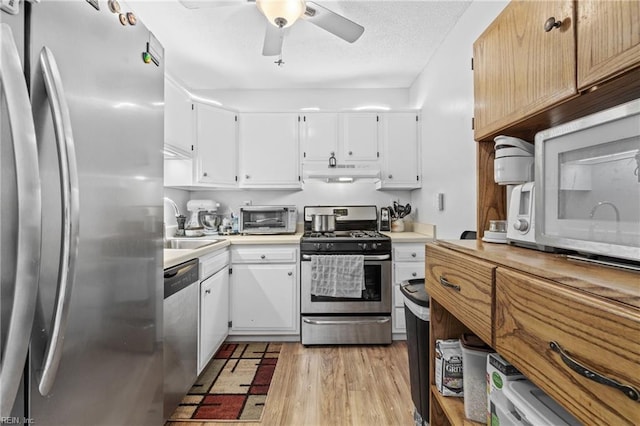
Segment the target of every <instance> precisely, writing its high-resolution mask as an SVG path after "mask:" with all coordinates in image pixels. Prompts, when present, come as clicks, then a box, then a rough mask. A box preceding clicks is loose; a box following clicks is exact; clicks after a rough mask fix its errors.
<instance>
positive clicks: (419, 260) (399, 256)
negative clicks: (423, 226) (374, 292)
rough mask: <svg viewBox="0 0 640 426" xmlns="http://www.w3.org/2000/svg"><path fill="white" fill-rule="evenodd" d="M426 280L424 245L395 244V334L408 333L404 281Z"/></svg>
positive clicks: (393, 328)
mask: <svg viewBox="0 0 640 426" xmlns="http://www.w3.org/2000/svg"><path fill="white" fill-rule="evenodd" d="M417 278H424V243H395V242H394V243H393V327H392V331H393V333H406V326H405V316H404V297H403V296H402V292H401V291H400V285H401V284H402V282H403V281H406V280H410V279H417Z"/></svg>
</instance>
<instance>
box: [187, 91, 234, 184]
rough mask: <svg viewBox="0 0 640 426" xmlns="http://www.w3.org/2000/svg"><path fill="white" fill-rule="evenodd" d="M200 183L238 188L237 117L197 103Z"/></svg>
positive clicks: (197, 166)
mask: <svg viewBox="0 0 640 426" xmlns="http://www.w3.org/2000/svg"><path fill="white" fill-rule="evenodd" d="M194 105H195V116H196V117H195V128H196V132H195V133H196V155H195V158H194V162H195V169H196V170H195V181H196V184H202V185H206V186H213V187H218V188H229V187H235V186H237V176H238V173H237V167H238V161H237V158H238V154H237V152H238V150H237V145H238V138H237V133H238V131H237V127H238V122H237V114H236V113H235V112H233V111H228V110H225V109H222V108H216V107H214V106H211V105H208V104H203V103H195V104H194Z"/></svg>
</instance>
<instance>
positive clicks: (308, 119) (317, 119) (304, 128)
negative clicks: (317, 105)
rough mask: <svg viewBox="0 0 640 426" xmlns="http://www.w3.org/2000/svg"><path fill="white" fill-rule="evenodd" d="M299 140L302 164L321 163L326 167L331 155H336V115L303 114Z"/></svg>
mask: <svg viewBox="0 0 640 426" xmlns="http://www.w3.org/2000/svg"><path fill="white" fill-rule="evenodd" d="M300 138H301V140H300V146H301V147H302V158H303V161H304V162H307V161H323V162H325V163H326V164H327V165H328V164H329V157H331V154H333V155H338V114H333V113H314V114H305V115H304V116H303V117H302V123H301V128H300Z"/></svg>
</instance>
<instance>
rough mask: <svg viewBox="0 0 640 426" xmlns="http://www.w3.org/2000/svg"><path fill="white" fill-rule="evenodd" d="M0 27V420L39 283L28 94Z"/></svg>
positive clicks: (8, 405)
mask: <svg viewBox="0 0 640 426" xmlns="http://www.w3.org/2000/svg"><path fill="white" fill-rule="evenodd" d="M0 26H1V29H0V41H1V49H2V50H1V52H2V53H1V54H0V85H1V86H2V90H3V91H4V93H5V98H6V103H7V111H8V114H7V115H8V117H9V123H10V127H11V139H12V141H13V152H14V161H15V168H16V172H15V173H16V186H17V198H18V199H17V208H18V237H17V246H16V249H17V256H16V264H15V290H14V299H13V305H12V308H11V317H10V319H9V326H8V328H7V337H6V342H5V344H4V346H3V351H4V353H3V355H2V371H0V418H9V417H8V416H10V415H11V410H12V408H13V404H14V403H15V399H16V395H17V393H18V389H19V387H20V383H21V380H22V372H23V370H24V365H25V361H26V358H27V352H28V349H29V341H30V339H31V329H32V327H33V320H34V315H35V307H36V299H37V295H38V283H39V278H40V240H41V237H42V236H41V232H40V231H41V226H42V224H41V211H42V201H41V187H40V170H39V167H38V147H37V141H36V131H35V126H34V123H33V114H32V112H31V102H30V101H29V92H28V90H27V84H26V82H25V79H24V74H23V72H22V65H21V64H20V56H19V54H18V48H17V45H16V43H15V40H14V38H13V33H12V31H11V28H10V27H9V26H8V25H7V24H0ZM3 250H4V249H3Z"/></svg>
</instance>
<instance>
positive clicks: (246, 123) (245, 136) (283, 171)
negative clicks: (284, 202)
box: [240, 113, 300, 188]
mask: <svg viewBox="0 0 640 426" xmlns="http://www.w3.org/2000/svg"><path fill="white" fill-rule="evenodd" d="M298 170H299V157H298V115H297V114H287V113H247V114H242V115H241V116H240V186H241V187H243V188H261V187H262V188H265V187H268V188H299V187H300V174H299V172H298Z"/></svg>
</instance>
